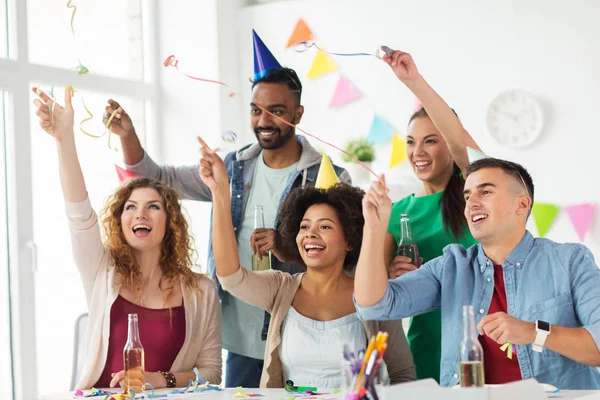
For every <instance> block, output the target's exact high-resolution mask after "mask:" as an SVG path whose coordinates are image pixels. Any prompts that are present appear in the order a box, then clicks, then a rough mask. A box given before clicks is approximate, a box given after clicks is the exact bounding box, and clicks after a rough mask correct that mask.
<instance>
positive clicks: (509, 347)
mask: <svg viewBox="0 0 600 400" xmlns="http://www.w3.org/2000/svg"><path fill="white" fill-rule="evenodd" d="M500 350H502V351H506V357H508V359H509V360H512V358H513V354H517V346H513V344H512V343H511V342H506V343H504V344H503V345H502V347H500Z"/></svg>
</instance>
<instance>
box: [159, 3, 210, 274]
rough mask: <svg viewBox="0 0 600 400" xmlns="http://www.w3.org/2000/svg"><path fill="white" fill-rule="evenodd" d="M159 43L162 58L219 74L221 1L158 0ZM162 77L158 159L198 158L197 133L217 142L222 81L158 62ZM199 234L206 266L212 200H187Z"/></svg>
mask: <svg viewBox="0 0 600 400" xmlns="http://www.w3.org/2000/svg"><path fill="white" fill-rule="evenodd" d="M158 4H159V7H160V12H159V22H160V33H159V49H158V52H159V54H160V59H161V61H163V60H164V59H166V58H167V57H168V56H169V55H172V54H173V55H175V56H176V57H177V58H178V59H179V69H180V70H181V71H182V72H184V73H186V74H189V75H192V76H197V77H202V78H207V79H217V78H218V75H219V71H218V66H219V62H218V50H217V1H216V0H177V1H169V2H168V4H167V2H166V1H159V3H158ZM159 68H160V69H159V73H158V78H159V81H160V85H161V87H162V90H163V96H162V97H161V99H160V108H159V116H160V121H159V132H158V134H159V136H160V144H159V145H158V146H157V149H156V150H157V151H156V153H157V154H151V155H152V157H153V158H154V159H155V160H156V161H158V162H165V163H168V164H172V165H187V164H195V163H198V159H199V146H198V144H197V143H198V142H197V140H196V136H202V138H204V139H205V140H206V141H207V142H208V143H209V144H212V145H214V146H218V145H219V144H220V138H221V128H220V117H219V116H220V106H219V96H220V91H221V90H222V89H220V88H219V87H218V85H214V84H210V83H203V82H197V81H194V80H191V79H189V78H187V77H185V76H183V75H181V74H180V73H178V72H177V71H176V70H175V68H173V67H169V68H164V67H163V66H162V65H161V66H160V67H159ZM184 206H185V209H186V210H187V212H188V214H189V216H190V218H189V220H190V222H191V225H192V229H193V231H194V235H195V237H196V247H197V250H198V253H199V261H200V263H201V265H202V267H205V266H206V257H207V254H208V237H209V230H208V225H209V215H210V210H211V208H210V203H200V202H196V201H186V202H185V204H184Z"/></svg>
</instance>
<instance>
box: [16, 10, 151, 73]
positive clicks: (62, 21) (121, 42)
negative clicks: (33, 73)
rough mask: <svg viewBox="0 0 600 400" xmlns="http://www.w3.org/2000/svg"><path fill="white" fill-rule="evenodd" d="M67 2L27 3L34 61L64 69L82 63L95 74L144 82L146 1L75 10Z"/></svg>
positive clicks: (29, 35) (30, 58) (31, 57)
mask: <svg viewBox="0 0 600 400" xmlns="http://www.w3.org/2000/svg"><path fill="white" fill-rule="evenodd" d="M66 3H67V1H65V0H28V1H27V18H28V19H27V26H28V41H29V46H28V49H29V61H30V62H32V63H36V64H42V65H49V66H53V67H60V68H73V67H75V66H77V65H78V64H79V62H80V61H81V63H82V64H83V65H85V66H86V67H87V68H88V69H89V70H90V73H92V74H99V75H105V76H112V77H116V78H125V79H134V80H142V79H143V77H144V71H143V42H142V4H141V0H125V1H123V0H103V1H76V0H73V1H72V2H71V3H72V4H73V5H74V7H75V8H68V7H67V6H66ZM74 9H75V10H76V12H75V16H74V18H73V29H74V32H75V34H73V32H72V31H71V17H72V15H73V10H74Z"/></svg>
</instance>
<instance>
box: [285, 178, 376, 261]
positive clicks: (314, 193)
mask: <svg viewBox="0 0 600 400" xmlns="http://www.w3.org/2000/svg"><path fill="white" fill-rule="evenodd" d="M364 194H365V192H364V191H362V190H361V189H359V188H357V187H354V186H351V185H348V184H345V183H338V184H336V185H335V186H333V187H331V188H329V189H316V188H314V187H306V188H297V189H294V190H292V191H291V192H290V194H289V195H288V196H287V197H286V199H285V200H284V202H283V203H282V204H281V207H280V209H279V216H278V217H277V219H278V220H279V225H278V226H277V232H278V233H279V236H280V237H281V243H282V252H283V253H284V255H285V256H286V258H289V259H292V260H301V259H302V258H301V257H300V252H299V250H298V246H297V244H296V236H298V232H299V231H300V223H301V222H302V219H303V218H304V214H305V213H306V210H308V209H309V208H310V207H311V206H313V205H315V204H327V205H329V206H331V207H333V208H334V209H335V211H336V213H337V216H338V218H339V220H340V222H341V223H342V229H343V232H344V237H345V238H346V240H347V241H348V245H349V246H350V248H351V250H350V251H349V252H348V255H347V256H346V259H345V260H344V269H346V270H351V269H352V268H353V267H354V266H355V265H356V263H357V261H358V255H359V254H360V245H361V243H362V234H363V225H364V223H365V219H364V217H363V213H362V199H363V196H364Z"/></svg>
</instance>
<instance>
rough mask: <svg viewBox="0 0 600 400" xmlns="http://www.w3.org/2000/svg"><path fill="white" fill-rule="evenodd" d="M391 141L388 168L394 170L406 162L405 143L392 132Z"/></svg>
mask: <svg viewBox="0 0 600 400" xmlns="http://www.w3.org/2000/svg"><path fill="white" fill-rule="evenodd" d="M393 135H394V136H393V139H392V157H391V158H390V168H394V167H395V166H396V165H398V164H400V163H401V162H402V161H404V160H406V141H404V139H402V138H401V137H400V135H398V134H397V133H395V132H394V134H393Z"/></svg>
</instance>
